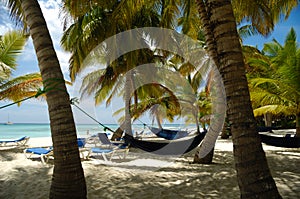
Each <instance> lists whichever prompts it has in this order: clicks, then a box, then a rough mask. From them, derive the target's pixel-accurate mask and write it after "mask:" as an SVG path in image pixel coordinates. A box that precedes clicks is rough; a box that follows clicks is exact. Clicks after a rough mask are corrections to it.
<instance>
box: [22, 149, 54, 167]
mask: <svg viewBox="0 0 300 199" xmlns="http://www.w3.org/2000/svg"><path fill="white" fill-rule="evenodd" d="M23 152H24V155H25V157H26V158H31V156H32V155H38V156H39V157H40V158H41V161H42V163H43V164H44V163H45V162H48V160H49V158H50V157H51V156H52V155H53V148H52V147H50V148H41V147H39V148H28V149H24V151H23ZM45 158H46V161H45Z"/></svg>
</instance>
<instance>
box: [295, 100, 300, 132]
mask: <svg viewBox="0 0 300 199" xmlns="http://www.w3.org/2000/svg"><path fill="white" fill-rule="evenodd" d="M299 106H300V105H298V107H299ZM299 109H300V108H298V110H299ZM296 136H297V137H300V112H298V113H297V114H296Z"/></svg>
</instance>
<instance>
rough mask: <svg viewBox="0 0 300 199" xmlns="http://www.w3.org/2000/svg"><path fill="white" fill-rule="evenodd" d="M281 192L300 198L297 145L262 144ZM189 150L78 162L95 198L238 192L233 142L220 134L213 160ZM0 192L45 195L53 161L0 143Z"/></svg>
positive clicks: (44, 142) (42, 142)
mask: <svg viewBox="0 0 300 199" xmlns="http://www.w3.org/2000/svg"><path fill="white" fill-rule="evenodd" d="M28 145H29V147H33V146H34V147H37V146H51V145H52V143H51V139H50V138H31V139H30V140H29V143H28ZM263 147H264V150H265V152H266V155H267V158H268V162H269V166H270V169H271V172H272V175H273V177H274V179H275V181H276V184H277V186H278V189H279V192H280V193H281V195H282V197H283V198H287V199H297V198H300V167H299V163H300V149H284V148H277V147H271V146H266V145H263ZM193 155H194V154H193V152H191V153H189V154H186V155H184V156H181V157H160V156H154V155H151V154H147V153H144V152H141V151H139V150H136V149H135V150H130V152H129V154H128V156H127V158H126V159H125V160H120V159H119V158H118V156H114V157H113V159H112V161H111V162H104V160H103V159H102V157H99V156H96V155H94V154H92V156H91V158H90V159H89V160H83V161H82V166H83V168H84V173H85V177H86V183H87V191H88V198H89V199H99V198H101V199H102V198H120V199H123V198H130V199H131V198H143V199H147V198H149V199H151V198H164V199H168V198H172V199H177V198H205V199H209V198H218V199H219V198H224V199H234V198H239V197H240V196H239V189H238V185H237V180H236V172H235V169H234V162H233V154H232V143H231V141H230V140H218V141H217V144H216V147H215V154H214V160H213V162H214V163H213V164H211V165H195V164H190V162H192V160H193ZM0 168H1V172H0V198H1V199H2V198H3V199H10V198H11V199H16V198H20V199H21V198H22V199H23V198H24V199H27V198H28V199H29V198H30V199H32V198H35V199H38V198H42V199H44V198H48V195H49V188H50V183H51V176H52V170H53V162H51V161H50V162H49V163H48V164H45V165H43V164H42V163H41V161H40V159H39V158H32V159H26V158H25V156H24V154H23V149H20V148H13V147H0Z"/></svg>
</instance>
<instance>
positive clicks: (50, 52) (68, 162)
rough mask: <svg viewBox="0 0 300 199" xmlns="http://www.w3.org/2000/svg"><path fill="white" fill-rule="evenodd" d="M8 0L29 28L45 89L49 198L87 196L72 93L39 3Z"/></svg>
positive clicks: (14, 12)
mask: <svg viewBox="0 0 300 199" xmlns="http://www.w3.org/2000/svg"><path fill="white" fill-rule="evenodd" d="M5 2H6V3H7V5H8V7H9V8H10V14H11V16H12V17H13V19H14V20H15V21H16V22H18V23H21V22H22V25H23V26H24V31H25V32H26V31H29V34H30V36H31V38H32V41H33V45H34V49H35V51H36V55H37V59H38V64H39V68H40V72H41V76H42V80H43V87H44V88H43V89H44V90H45V91H46V93H45V95H46V102H47V104H48V112H49V118H50V127H51V136H52V143H53V153H54V157H55V158H54V169H53V178H52V182H51V187H50V195H49V198H86V194H87V191H86V183H85V178H84V173H83V169H82V165H81V160H80V156H79V149H78V145H77V134H76V127H75V123H74V118H73V113H72V109H71V105H70V97H69V94H68V92H67V89H66V85H65V80H64V77H63V74H62V71H61V68H60V64H59V61H58V58H57V55H56V53H55V50H54V47H53V43H52V40H51V37H50V34H49V30H48V28H47V25H46V21H45V19H44V16H43V13H42V11H41V8H40V5H39V3H38V1H37V0H32V1H25V0H22V1H14V0H7V1H5Z"/></svg>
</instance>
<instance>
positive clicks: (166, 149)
mask: <svg viewBox="0 0 300 199" xmlns="http://www.w3.org/2000/svg"><path fill="white" fill-rule="evenodd" d="M204 136H205V133H200V134H197V135H195V136H191V137H186V138H182V139H178V140H173V141H167V140H164V141H161V140H159V141H154V140H148V141H147V140H138V139H135V138H134V137H133V136H131V135H128V134H125V136H124V140H125V143H127V144H130V147H135V148H139V149H142V150H144V151H146V152H151V153H154V154H158V155H182V154H184V153H187V152H189V151H191V150H193V149H194V148H196V147H197V146H198V145H199V144H200V142H201V141H202V140H203V138H204Z"/></svg>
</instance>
